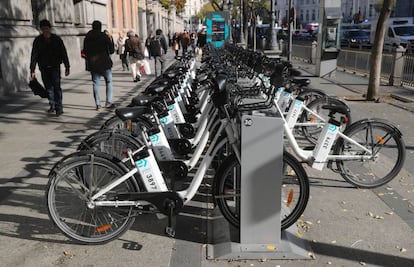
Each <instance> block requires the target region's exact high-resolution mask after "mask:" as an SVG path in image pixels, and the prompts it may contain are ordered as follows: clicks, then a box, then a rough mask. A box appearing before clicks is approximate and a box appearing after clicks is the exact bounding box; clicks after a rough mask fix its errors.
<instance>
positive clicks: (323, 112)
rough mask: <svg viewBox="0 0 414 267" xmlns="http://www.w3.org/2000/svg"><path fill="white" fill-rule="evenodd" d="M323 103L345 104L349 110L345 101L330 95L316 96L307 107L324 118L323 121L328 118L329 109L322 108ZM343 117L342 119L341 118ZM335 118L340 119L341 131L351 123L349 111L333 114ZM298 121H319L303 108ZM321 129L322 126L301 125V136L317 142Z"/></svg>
mask: <svg viewBox="0 0 414 267" xmlns="http://www.w3.org/2000/svg"><path fill="white" fill-rule="evenodd" d="M324 105H336V106H345V107H346V108H347V110H350V109H349V107H348V105H347V104H345V102H343V101H341V100H339V99H336V98H332V97H321V98H316V99H315V100H313V101H311V102H310V103H309V104H308V105H307V107H308V108H309V109H311V110H313V111H314V112H315V113H317V114H318V115H319V116H321V117H322V118H324V119H325V121H328V120H329V116H328V114H329V110H327V109H323V108H322V107H323V106H324ZM341 117H343V119H342V118H341ZM335 119H336V120H338V121H341V122H342V124H341V127H340V129H339V130H340V131H341V132H343V131H345V129H346V128H347V127H348V125H350V124H351V112H346V114H338V113H337V114H335ZM299 121H300V122H319V120H318V118H317V117H316V116H314V115H312V114H311V113H309V112H307V111H306V110H304V111H303V112H302V114H301V115H300V117H299ZM321 131H322V126H303V127H301V131H300V132H301V133H302V134H303V136H304V137H305V138H306V139H307V140H308V141H309V142H311V143H312V144H317V142H318V139H319V136H320V133H321Z"/></svg>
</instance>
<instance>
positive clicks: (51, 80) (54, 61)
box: [30, 20, 70, 116]
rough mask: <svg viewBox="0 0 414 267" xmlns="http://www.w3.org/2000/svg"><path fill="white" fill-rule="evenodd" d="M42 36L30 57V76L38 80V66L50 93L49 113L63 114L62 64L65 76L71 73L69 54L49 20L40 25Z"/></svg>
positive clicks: (42, 21)
mask: <svg viewBox="0 0 414 267" xmlns="http://www.w3.org/2000/svg"><path fill="white" fill-rule="evenodd" d="M39 26H40V30H41V32H42V33H41V34H40V35H39V36H37V37H36V38H35V39H34V41H33V47H32V53H31V57H30V76H31V78H32V79H34V78H36V73H35V69H36V64H37V65H38V67H39V70H40V73H41V75H42V81H43V85H44V86H45V89H46V90H47V93H48V98H49V109H48V111H47V112H48V113H56V116H60V115H62V114H63V104H62V88H61V86H60V80H61V75H60V64H62V62H63V64H64V65H65V76H68V75H69V73H70V65H69V58H68V53H67V51H66V47H65V44H64V43H63V41H62V39H61V38H60V37H59V36H58V35H56V34H54V33H52V32H51V28H52V25H51V24H50V22H49V21H48V20H41V21H40V23H39Z"/></svg>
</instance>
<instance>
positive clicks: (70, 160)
mask: <svg viewBox="0 0 414 267" xmlns="http://www.w3.org/2000/svg"><path fill="white" fill-rule="evenodd" d="M125 173H126V170H125V169H124V168H123V167H122V165H120V164H119V163H117V162H116V161H114V159H109V158H106V157H105V156H103V155H98V154H96V153H89V154H86V153H85V154H82V153H79V152H76V153H74V155H73V157H70V156H69V157H66V159H65V161H63V162H61V163H60V164H59V165H58V166H55V168H54V169H53V172H51V173H50V175H49V178H50V179H49V183H48V185H47V191H46V203H47V208H48V214H49V218H50V219H51V220H52V221H53V223H54V224H55V225H56V226H57V227H58V228H59V230H61V231H62V232H63V234H65V235H66V236H67V237H69V238H71V239H73V240H75V241H77V242H79V243H82V244H101V243H106V242H109V241H111V240H113V239H116V238H118V237H119V236H120V235H122V234H123V233H124V232H125V231H126V230H128V229H129V228H130V227H131V225H132V224H133V222H134V220H135V218H134V217H133V208H132V207H122V208H120V207H103V206H99V207H98V206H93V203H92V204H91V203H88V202H89V199H90V197H91V196H92V195H93V194H94V193H96V192H97V191H99V189H101V188H103V187H104V186H105V185H107V184H109V183H110V182H112V181H113V180H115V179H116V178H119V177H121V176H122V175H124V174H125ZM136 191H138V187H137V185H136V184H135V183H134V181H132V179H128V180H126V181H125V182H123V183H121V184H120V185H118V186H117V187H115V188H114V189H112V190H111V191H110V192H108V193H106V194H105V195H103V196H101V197H100V198H99V200H111V198H112V197H113V196H114V195H116V194H118V193H121V192H122V193H127V192H136Z"/></svg>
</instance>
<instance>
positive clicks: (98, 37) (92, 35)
mask: <svg viewBox="0 0 414 267" xmlns="http://www.w3.org/2000/svg"><path fill="white" fill-rule="evenodd" d="M83 50H84V52H85V56H86V61H87V64H86V66H87V70H88V71H90V72H91V76H92V83H93V96H94V99H95V104H96V110H97V111H100V110H101V98H100V93H99V86H100V81H101V78H102V77H103V78H104V80H105V85H106V102H105V107H106V108H114V107H115V105H114V104H113V103H112V94H113V88H112V65H113V63H112V60H111V54H113V53H114V51H115V47H114V43H113V42H112V41H111V39H110V38H109V37H108V36H107V35H106V34H105V33H103V32H102V23H101V22H100V21H99V20H95V21H94V22H92V30H90V31H89V32H88V33H87V34H86V37H85V40H84V42H83Z"/></svg>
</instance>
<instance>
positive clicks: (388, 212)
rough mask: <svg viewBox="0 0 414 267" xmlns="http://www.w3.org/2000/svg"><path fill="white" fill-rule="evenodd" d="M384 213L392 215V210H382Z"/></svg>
mask: <svg viewBox="0 0 414 267" xmlns="http://www.w3.org/2000/svg"><path fill="white" fill-rule="evenodd" d="M384 213H385V214H388V215H393V214H394V212H392V211H386V212H384Z"/></svg>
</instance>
